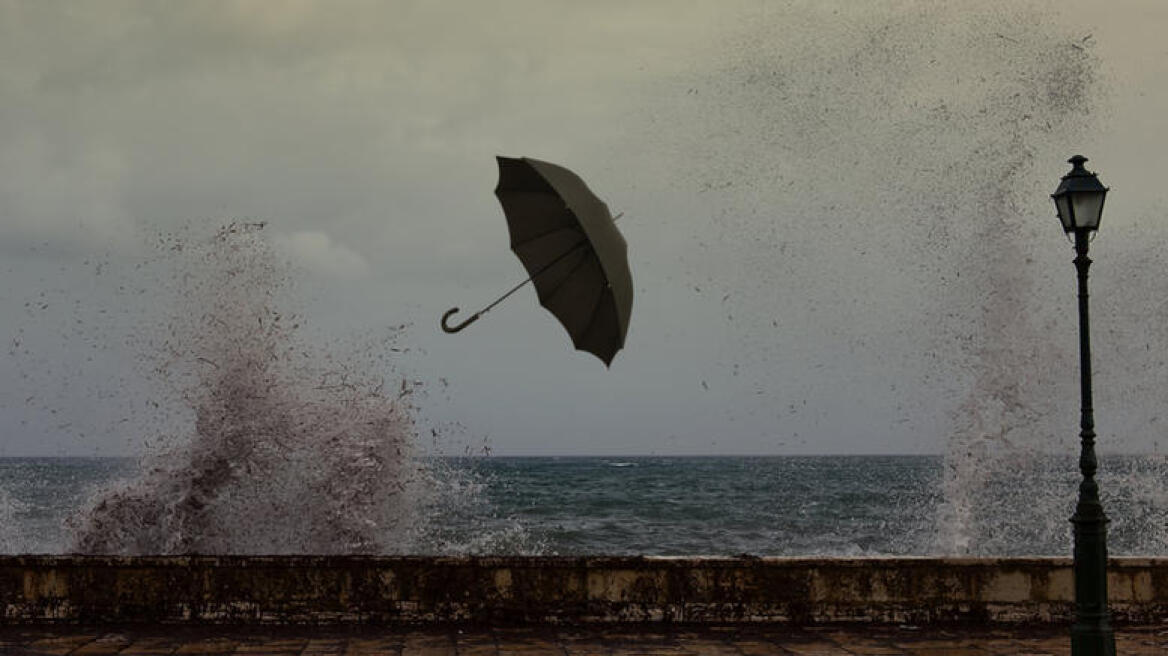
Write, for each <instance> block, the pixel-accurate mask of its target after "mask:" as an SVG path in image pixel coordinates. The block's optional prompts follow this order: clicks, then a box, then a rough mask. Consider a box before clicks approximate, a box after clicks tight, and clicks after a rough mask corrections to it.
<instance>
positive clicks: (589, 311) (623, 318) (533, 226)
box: [442, 157, 633, 365]
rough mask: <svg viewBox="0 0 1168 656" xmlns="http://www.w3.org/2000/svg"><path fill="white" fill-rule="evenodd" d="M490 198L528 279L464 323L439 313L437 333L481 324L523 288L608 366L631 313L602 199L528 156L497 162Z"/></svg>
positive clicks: (622, 255)
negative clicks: (500, 208) (500, 209)
mask: <svg viewBox="0 0 1168 656" xmlns="http://www.w3.org/2000/svg"><path fill="white" fill-rule="evenodd" d="M497 159H498V160H499V184H498V186H496V187H495V195H496V196H498V197H499V202H500V203H501V204H502V205H503V213H504V214H505V215H506V217H507V228H508V230H509V231H510V233H511V250H512V251H514V252H515V254H516V255H517V256H519V261H520V262H521V263H523V267H524V268H525V269H527V273H528V274H529V276H530V277H529V278H528V279H527V280H524V281H523V282H521V283H519V284H518V285H515V286H514V287H512V288H511V290H510V291H508V292H507V293H506V294H503V295H502V296H500V297H499V298H497V299H495V301H494V302H492V303H491V304H490V305H488V306H487V307H485V308H483V309H482V310H479V311H478V312H476V313H474V314H473V315H471V316H470V318H468V319H467V320H466V321H463V322H462V323H460V324H458V325H456V326H450V325H448V324H447V321H448V320H449V319H450V316H451V315H452V314H454V313H455V312H458V308H452V309H450V310H448V311H447V312H446V314H444V315H442V329H443V330H445V331H446V332H448V333H455V332H458V331H460V330H462V329H463V328H465V327H467V326H468V325H470V324H471V323H473V322H474V321H476V320H478V318H479V317H481V316H482V315H483V314H485V313H487V312H488V311H490V309H491V308H493V307H495V306H496V305H498V304H499V303H500V302H502V301H503V299H505V298H507V297H508V296H510V295H511V294H514V293H515V292H516V291H517V290H518V289H520V288H521V287H523V286H524V285H526V284H527V283H528V282H531V283H534V284H535V292H536V294H537V295H538V296H539V303H540V305H542V306H544V307H545V308H547V309H548V311H550V312H551V313H552V314H553V315H555V317H556V319H558V320H559V321H560V323H561V324H563V325H564V328H565V329H566V330H567V331H568V335H569V336H570V337H571V338H572V344H574V345H575V347H576V349H577V350H581V351H587V352H589V353H591V354H593V355H595V356H596V357H598V358H600V359H601V360H603V361H604V364H605V365H610V364H612V359H613V357H614V356H615V355H616V352H617V351H619V350H620V349H621V347H623V346H624V343H625V335H626V334H627V333H628V330H629V314H630V312H632V309H633V279H632V275H630V274H629V262H628V256H627V255H626V251H627V250H628V247H627V246H626V244H625V239H624V237H622V236H621V234H620V232H619V231H617V229H616V218H620V215H617V217H616V218H613V216H612V214H610V213H609V211H608V206H607V205H605V204H604V201H602V200H600V199H599V198H597V197H596V195H595V194H593V193H592V191H591V190H590V189H588V186H587V185H586V184H584V181H583V180H581V179H580V177H579V176H577V175H576V174H575V173H572V172H571V171H569V170H568V169H566V168H564V167H562V166H557V165H555V164H551V163H549V162H543V161H540V160H538V159H532V158H530V157H521V158H511V157H498V158H497Z"/></svg>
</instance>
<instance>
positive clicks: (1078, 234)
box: [1051, 155, 1115, 656]
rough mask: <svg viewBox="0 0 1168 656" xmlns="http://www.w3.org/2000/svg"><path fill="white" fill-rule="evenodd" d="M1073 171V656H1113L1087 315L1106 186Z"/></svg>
mask: <svg viewBox="0 0 1168 656" xmlns="http://www.w3.org/2000/svg"><path fill="white" fill-rule="evenodd" d="M1067 161H1068V162H1070V163H1071V166H1072V168H1071V171H1070V173H1067V174H1066V175H1064V176H1063V179H1062V182H1060V183H1059V186H1058V189H1056V190H1055V192H1054V194H1052V195H1051V198H1053V199H1054V204H1055V208H1056V210H1057V211H1058V217H1059V220H1060V221H1062V224H1063V230H1065V231H1066V232H1067V233H1068V234H1070V233H1074V235H1075V268H1076V269H1078V271H1079V387H1080V394H1081V396H1082V405H1081V415H1080V420H1079V428H1080V431H1079V438H1080V439H1081V441H1082V447H1081V451H1080V453H1079V471H1081V472H1082V474H1083V481H1082V483H1080V484H1079V502H1078V504H1077V505H1076V506H1075V515H1074V517H1072V518H1071V522H1072V523H1073V524H1074V526H1075V624H1074V626H1073V627H1072V628H1071V654H1072V656H1097V655H1098V656H1114V654H1115V631H1114V630H1113V629H1112V628H1111V614H1110V613H1109V612H1108V610H1107V516H1106V515H1105V514H1104V513H1103V504H1102V503H1100V501H1099V484H1098V483H1096V482H1095V471H1096V470H1097V469H1098V468H1099V461H1098V459H1097V458H1096V457H1095V416H1094V413H1093V409H1092V406H1091V332H1090V322H1089V320H1088V316H1087V268H1088V267H1090V266H1091V258H1089V257H1087V246H1088V243H1089V241H1090V240H1089V236H1090V233H1092V232H1094V231H1096V230H1098V229H1099V219H1100V217H1101V216H1102V215H1103V200H1104V198H1105V197H1106V196H1107V187H1104V186H1103V184H1102V183H1100V182H1099V178H1097V177H1095V174H1094V173H1092V172H1090V171H1088V170H1087V169H1085V168H1083V163H1084V162H1086V161H1087V158H1086V157H1083V156H1082V155H1075V156H1074V157H1072V158H1071V159H1069V160H1067Z"/></svg>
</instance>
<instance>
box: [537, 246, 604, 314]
mask: <svg viewBox="0 0 1168 656" xmlns="http://www.w3.org/2000/svg"><path fill="white" fill-rule="evenodd" d="M589 261H590V260H589V259H588V257H582V258H580V261H579V262H577V263H576V266H574V267H572V268H571V270H569V271H568V273H567V274H565V275H564V279H563V280H561V281H560V284H558V285H556V286H555V287H554V288H552V289H549V290H548V297H547V298H548V302H551V300H552V297H554V296H555V295H556V294H558V293H560V290H561V289H563V288H564V285H566V284H568V281H569V280H571V279H572V275H573V274H575V273H576V272H577V271H579V270H580V268H581V267H583V266H584V265H585V264H588V262H589ZM595 311H596V305H595V304H593V306H592V308H591V309H590V310H589V313H590V314H591V313H592V312H595Z"/></svg>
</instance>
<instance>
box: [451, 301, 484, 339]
mask: <svg viewBox="0 0 1168 656" xmlns="http://www.w3.org/2000/svg"><path fill="white" fill-rule="evenodd" d="M455 312H458V308H456V307H452V308H450V309H449V310H447V311H446V314H444V315H442V330H443V331H445V332H448V333H456V332H458V331H460V330H462V329H463V328H466V327H467V326H469V325H471V324H472V323H474V322H476V321H478V320H479V317H481V316H483V313H482V312H475V313H474V314H472V315H470V318H469V319H467V320H466V321H463V322H462V323H460V324H458V325H457V326H450V325H447V323H446V322H447V321H448V320H449V319H450V315H452V314H454V313H455Z"/></svg>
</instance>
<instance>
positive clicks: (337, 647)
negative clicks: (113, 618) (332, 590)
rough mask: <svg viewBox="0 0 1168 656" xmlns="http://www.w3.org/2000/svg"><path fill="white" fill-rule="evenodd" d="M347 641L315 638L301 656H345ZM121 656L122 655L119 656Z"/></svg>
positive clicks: (305, 646) (309, 642)
mask: <svg viewBox="0 0 1168 656" xmlns="http://www.w3.org/2000/svg"><path fill="white" fill-rule="evenodd" d="M344 653H345V641H344V640H340V639H336V638H328V639H322V638H315V639H311V640H309V641H308V644H306V645H304V650H303V651H302V652H300V656H344ZM119 656H120V655H119Z"/></svg>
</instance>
